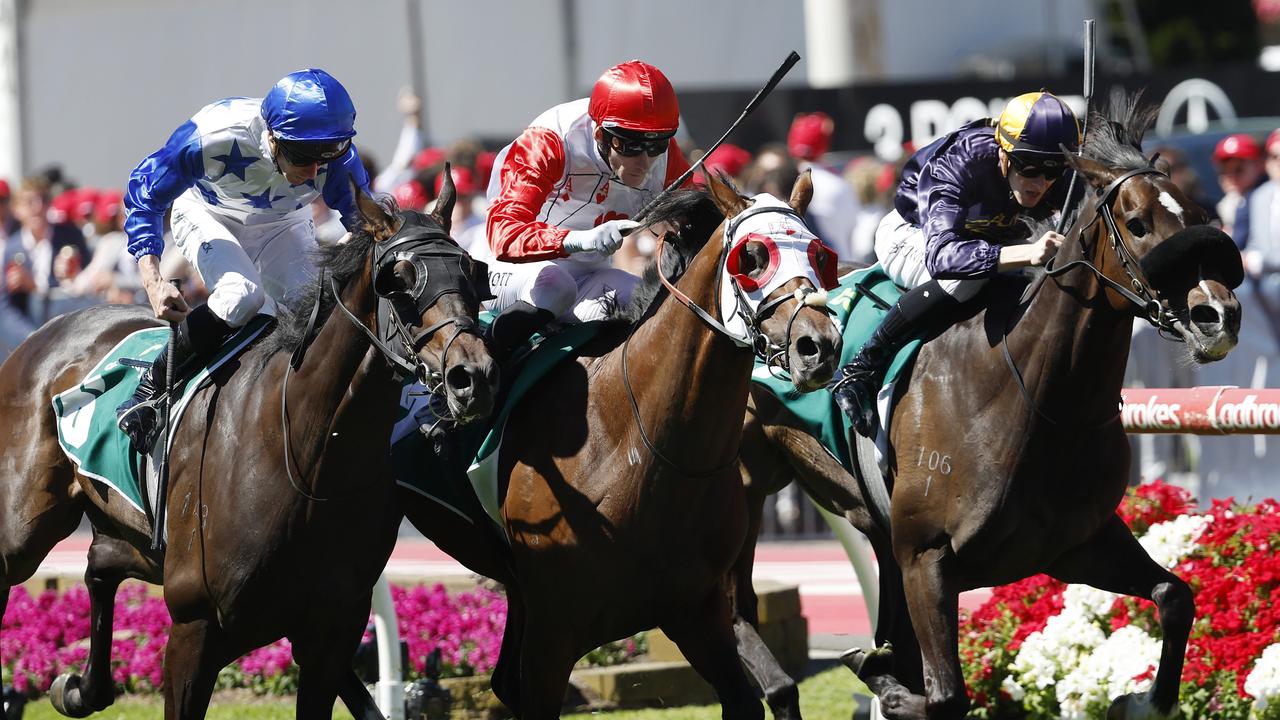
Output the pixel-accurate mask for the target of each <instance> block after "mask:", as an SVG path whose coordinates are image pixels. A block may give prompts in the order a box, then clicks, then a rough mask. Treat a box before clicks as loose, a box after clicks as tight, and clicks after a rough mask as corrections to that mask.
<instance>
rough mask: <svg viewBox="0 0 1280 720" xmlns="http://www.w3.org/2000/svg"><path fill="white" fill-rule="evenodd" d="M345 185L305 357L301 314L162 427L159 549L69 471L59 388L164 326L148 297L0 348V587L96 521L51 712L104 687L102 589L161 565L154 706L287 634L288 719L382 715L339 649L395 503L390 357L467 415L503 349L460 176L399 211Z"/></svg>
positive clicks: (183, 708)
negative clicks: (84, 608)
mask: <svg viewBox="0 0 1280 720" xmlns="http://www.w3.org/2000/svg"><path fill="white" fill-rule="evenodd" d="M446 176H447V173H446ZM357 194H358V196H359V197H358V206H359V208H360V211H361V213H362V215H363V216H364V225H363V228H362V229H361V230H359V231H357V232H355V233H354V234H353V237H352V238H351V240H350V241H349V242H347V243H346V244H344V245H340V246H337V247H335V248H331V249H327V250H324V251H323V257H322V259H321V262H320V266H321V267H322V268H323V269H324V272H325V274H326V275H327V277H328V278H331V279H332V282H331V283H324V282H322V283H320V284H317V285H316V286H314V287H313V290H312V292H313V295H312V299H314V298H315V294H319V295H321V296H322V297H323V299H324V302H323V304H322V305H321V306H320V307H322V308H323V310H324V312H322V313H321V315H320V318H321V321H322V322H321V324H319V326H318V331H317V332H316V333H315V335H314V340H313V342H312V343H311V345H310V347H309V349H308V350H307V352H306V354H305V357H303V358H302V362H301V365H300V367H299V368H298V369H296V370H294V369H292V367H291V365H290V352H289V351H290V350H292V349H293V348H294V347H296V346H297V344H298V343H299V342H300V341H301V340H302V339H303V336H304V335H305V334H306V329H307V320H308V314H309V313H308V312H302V313H301V314H300V316H299V317H297V318H294V319H293V320H289V319H286V320H284V321H282V322H281V324H280V326H279V327H278V328H277V329H276V331H275V333H274V334H273V335H272V336H269V337H267V338H266V339H264V340H263V341H261V342H259V343H258V344H257V345H256V346H255V347H253V348H251V349H250V350H249V351H247V352H246V353H245V354H244V355H242V356H241V357H240V358H239V360H238V364H239V369H238V371H237V372H235V373H234V374H232V375H231V376H230V377H229V378H226V377H222V378H220V379H219V380H218V381H217V382H216V383H215V384H214V385H213V386H211V387H209V388H206V389H204V390H202V391H200V392H199V394H198V396H197V397H196V398H195V399H194V400H193V401H192V402H191V407H190V408H189V409H188V412H187V414H186V417H185V418H184V419H183V421H182V422H181V424H180V425H179V427H178V430H177V432H176V436H175V437H174V440H173V450H172V454H171V458H170V466H171V476H170V486H169V492H168V498H169V503H168V506H169V514H168V523H167V529H168V545H167V548H166V549H165V551H164V553H163V554H153V553H151V552H149V550H147V548H149V530H148V526H147V521H146V519H145V518H143V517H142V516H141V515H140V514H138V513H137V511H136V510H132V509H131V508H130V507H129V506H127V505H126V504H125V503H123V502H121V501H120V499H119V498H117V497H113V496H112V494H111V493H109V492H108V491H107V490H106V489H105V488H104V486H102V485H99V484H96V483H95V482H93V481H92V480H90V479H88V478H86V477H84V476H82V475H79V474H78V473H76V472H75V471H74V469H73V466H72V465H71V464H70V463H69V461H68V460H67V458H66V457H65V455H63V453H62V451H61V450H60V449H59V446H58V441H57V437H56V434H55V425H54V418H53V415H52V410H51V404H50V398H52V397H53V396H54V395H55V394H57V393H59V392H61V391H63V390H65V389H67V388H68V387H70V386H71V385H73V384H74V383H76V382H78V381H79V380H80V379H81V378H82V377H83V376H84V374H85V373H86V372H87V371H88V370H89V369H90V368H91V367H92V366H93V365H94V363H95V362H96V361H97V359H98V358H100V357H101V356H102V355H103V354H104V353H105V352H106V351H107V350H109V349H110V348H111V347H112V346H113V345H115V344H116V343H117V342H118V341H119V340H120V339H121V338H123V337H124V336H125V335H127V334H129V333H131V332H134V331H135V330H139V329H142V328H147V327H153V326H155V324H156V322H155V320H153V319H152V318H151V317H150V316H149V313H147V312H145V311H144V310H143V309H142V308H138V307H120V306H116V307H94V308H89V309H86V310H83V311H80V312H76V313H73V314H70V315H66V316H63V317H60V318H57V319H55V320H53V321H52V322H50V323H49V324H47V325H45V326H44V327H42V328H41V329H40V330H38V331H37V332H36V333H35V334H33V335H32V336H31V337H30V338H29V339H28V340H27V341H26V342H25V343H23V344H22V345H21V346H20V347H19V348H18V349H17V350H16V351H15V352H14V353H13V355H12V356H10V357H9V359H8V360H7V361H6V362H5V364H4V365H3V367H2V368H0V403H2V405H0V428H3V430H2V431H0V432H2V433H3V447H0V469H2V472H3V475H0V508H3V523H2V524H0V560H2V562H0V600H3V601H4V602H7V600H8V594H9V588H10V587H11V586H12V585H14V584H15V583H20V582H22V581H23V580H25V579H27V578H28V577H30V576H31V574H32V573H33V572H34V571H35V569H36V567H37V566H38V565H39V563H40V561H41V560H42V559H43V558H44V557H45V555H47V554H48V552H49V550H50V548H52V547H53V545H54V544H55V543H56V542H57V541H58V540H60V539H61V538H63V537H65V536H67V535H68V534H69V533H70V532H71V531H72V530H74V529H75V527H76V526H77V524H78V523H79V522H80V518H81V516H82V515H83V514H84V513H86V512H87V513H88V514H89V517H90V518H91V520H92V521H93V526H94V539H93V543H92V546H91V547H90V550H89V563H88V570H87V572H86V575H85V579H86V582H87V583H88V586H89V591H90V597H91V601H92V629H91V633H92V637H91V643H92V645H91V650H90V653H89V660H88V666H87V667H86V668H85V671H84V675H83V677H81V676H63V677H62V678H59V681H58V682H57V683H55V687H54V688H53V690H52V691H51V699H52V700H53V701H54V705H55V707H57V708H58V709H59V710H61V711H62V712H64V714H68V715H71V716H77V717H83V716H85V715H88V714H89V713H91V712H94V711H97V710H100V709H102V708H104V707H106V706H107V705H110V704H111V702H112V701H113V699H114V695H115V690H114V686H113V683H112V680H111V665H110V650H111V622H112V613H113V604H114V597H115V591H116V588H117V586H118V585H119V584H120V582H121V581H122V580H123V579H124V578H125V577H135V578H141V579H144V580H148V581H150V582H157V583H158V582H160V581H162V580H163V582H164V585H165V601H166V604H167V605H168V608H169V612H170V615H171V616H172V618H173V623H174V624H173V627H172V629H171V631H170V635H169V643H168V646H167V648H166V650H165V659H164V694H165V716H166V717H167V718H198V717H203V716H204V713H205V711H206V709H207V707H208V703H209V696H210V693H211V692H212V690H213V686H214V681H215V679H216V677H217V674H218V671H219V670H220V669H221V668H222V667H223V666H224V665H226V664H227V663H229V662H231V661H232V660H234V659H235V658H237V657H239V656H240V655H242V654H244V653H245V652H247V651H249V650H251V649H253V648H255V647H259V646H262V645H265V644H268V643H271V642H274V641H275V640H276V639H278V638H280V637H287V638H289V640H290V641H291V642H292V645H293V656H294V659H295V660H296V661H297V663H298V666H299V668H300V676H299V689H298V699H297V714H298V716H299V717H307V718H317V717H325V718H327V717H329V716H330V714H331V712H332V708H333V704H334V699H335V696H337V695H341V696H342V699H343V700H344V702H346V703H347V705H348V707H349V708H351V710H352V712H353V713H354V714H356V715H357V716H358V717H380V716H381V715H380V713H377V708H376V707H374V706H373V703H372V700H371V699H370V698H369V695H368V693H367V692H366V691H365V690H364V687H363V685H361V684H360V683H359V681H358V679H357V678H356V677H355V675H354V673H353V672H352V670H351V658H352V655H353V653H354V652H355V649H356V646H357V645H358V643H359V641H360V636H361V633H362V632H363V629H364V625H365V622H366V619H367V617H368V612H369V604H370V596H371V589H372V587H373V584H374V582H375V581H376V580H377V578H378V575H379V573H380V572H381V571H382V568H383V566H384V565H385V563H386V560H387V558H388V556H389V555H390V553H391V549H392V547H393V545H394V543H395V537H396V529H397V526H398V517H399V512H400V510H399V508H398V506H397V505H396V494H395V488H394V485H393V484H392V483H391V482H390V481H389V480H387V478H389V477H390V468H389V461H388V452H387V449H388V446H389V438H390V435H391V427H392V421H393V418H394V416H395V413H396V410H397V407H398V405H399V398H400V394H401V384H400V382H399V381H398V380H397V377H396V374H395V372H394V368H393V365H392V362H391V361H392V360H394V362H395V363H397V364H398V365H400V366H401V367H402V368H405V369H407V370H408V371H413V372H416V373H417V374H420V375H424V376H427V377H428V379H430V380H431V381H432V384H437V383H438V384H439V385H440V386H441V389H440V390H439V392H442V393H444V395H445V399H446V400H447V405H448V407H449V408H450V410H451V411H452V413H453V414H454V416H455V417H456V418H457V419H458V420H460V421H464V420H467V419H471V418H476V417H482V416H485V415H487V414H488V413H489V411H490V409H491V407H492V405H493V397H494V393H495V387H496V382H497V367H496V364H495V363H494V362H493V360H492V359H491V358H490V357H489V355H488V352H487V350H486V349H485V347H484V344H483V342H482V341H481V338H480V337H479V335H478V334H476V333H475V332H474V329H475V327H476V326H475V318H476V313H477V310H478V302H479V300H480V299H481V298H479V297H478V295H479V294H480V293H478V292H477V284H478V283H483V285H481V288H482V289H483V290H487V287H488V286H487V278H484V276H483V266H481V265H478V264H477V265H473V264H472V262H471V260H470V258H468V257H467V256H466V254H465V253H463V252H462V251H461V250H460V249H459V248H458V247H457V245H456V244H454V243H453V241H452V240H450V239H449V238H448V231H449V224H450V212H451V209H452V202H453V197H454V194H453V188H452V183H451V182H447V183H446V184H445V187H444V189H443V192H442V197H441V202H440V203H439V210H438V211H437V213H435V214H433V215H430V216H425V215H421V214H418V213H401V214H399V215H395V214H392V213H391V212H390V211H389V209H384V208H383V207H381V206H380V205H379V204H377V203H375V202H374V201H373V200H372V199H370V198H369V197H368V196H366V195H364V194H363V193H357ZM393 209H394V208H391V209H390V210H393ZM322 277H323V276H322ZM330 288H332V290H331V289H330ZM335 296H336V299H337V300H338V302H340V303H341V305H342V308H336V309H335V303H334V302H333V300H334V299H335ZM380 298H385V299H386V300H387V302H388V304H389V305H390V306H391V309H390V313H394V314H395V315H396V316H397V317H399V318H400V319H401V321H402V324H401V325H399V326H398V328H399V330H398V331H397V332H395V333H388V332H385V331H386V330H387V325H386V324H385V323H384V322H383V321H382V320H381V319H380V316H379V313H378V308H379V302H380ZM344 308H345V309H344ZM308 310H309V308H308ZM379 329H381V330H383V331H384V333H383V336H384V337H388V336H389V337H390V338H391V339H390V340H388V341H387V344H389V345H390V346H391V348H386V345H385V344H384V345H383V346H382V347H383V348H386V350H385V351H384V350H380V349H379V348H378V347H377V346H375V345H374V344H373V341H372V340H371V337H372V336H371V335H369V334H368V333H369V332H370V331H372V332H373V333H374V334H375V335H376V334H378V332H379ZM388 351H389V352H390V353H391V354H394V355H395V357H394V358H392V357H390V356H389V355H386V354H384V352H388ZM286 413H287V417H288V418H290V419H291V421H292V422H291V424H287V422H286V421H285V420H284V419H283V418H284V416H285V414H286ZM0 610H3V605H0Z"/></svg>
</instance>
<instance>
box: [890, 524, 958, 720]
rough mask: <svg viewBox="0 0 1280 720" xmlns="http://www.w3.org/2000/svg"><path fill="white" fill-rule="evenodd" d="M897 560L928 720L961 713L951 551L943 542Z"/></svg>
mask: <svg viewBox="0 0 1280 720" xmlns="http://www.w3.org/2000/svg"><path fill="white" fill-rule="evenodd" d="M906 560H907V561H906V562H903V563H902V564H901V567H902V579H903V590H904V591H905V592H906V596H907V609H908V610H909V611H910V613H911V624H912V625H913V626H914V627H915V629H916V637H917V638H918V639H919V641H920V654H921V659H922V661H923V663H924V689H925V709H926V715H927V717H929V718H930V720H935V719H939V718H963V717H964V716H965V714H966V713H967V712H968V711H969V695H968V693H967V691H966V690H965V686H964V671H963V669H962V668H961V667H960V650H959V629H958V628H959V617H958V613H959V608H960V590H959V586H958V583H957V582H956V571H955V567H954V566H955V560H956V558H955V554H954V553H952V552H951V547H950V545H949V544H947V543H945V542H944V543H943V544H942V545H940V546H938V547H931V548H921V549H917V550H914V551H912V552H911V554H910V556H909V557H908V558H906Z"/></svg>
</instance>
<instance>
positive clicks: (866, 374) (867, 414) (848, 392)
mask: <svg viewBox="0 0 1280 720" xmlns="http://www.w3.org/2000/svg"><path fill="white" fill-rule="evenodd" d="M955 304H956V300H955V298H953V297H951V296H950V295H948V294H947V293H946V292H945V291H943V289H942V288H941V287H940V286H939V285H938V281H936V280H930V281H929V282H927V283H925V284H924V285H921V286H920V287H918V288H915V289H914V290H911V291H909V292H907V293H906V294H905V295H903V296H902V297H901V298H899V299H898V302H897V304H895V305H894V306H893V307H892V308H889V313H888V314H887V315H885V316H884V319H883V320H881V321H880V327H878V328H876V331H875V332H874V333H872V335H871V339H869V340H867V344H866V345H863V346H862V349H861V350H859V351H858V354H857V355H856V356H854V358H853V360H851V361H849V364H848V365H845V366H844V367H842V368H840V369H839V370H837V371H836V377H835V379H834V380H832V381H831V383H830V384H828V385H827V389H829V390H830V391H831V394H832V395H833V396H835V399H836V404H837V405H839V406H840V409H841V410H842V411H844V414H845V415H846V416H848V418H849V422H850V423H852V424H853V428H854V429H855V430H857V431H858V434H860V435H863V436H864V437H868V438H870V437H875V430H876V425H877V422H876V395H877V394H878V393H879V392H880V385H881V383H882V382H884V374H885V371H887V370H888V369H889V363H891V362H893V358H894V357H895V356H896V355H897V354H898V350H900V349H902V346H903V345H906V344H907V343H908V342H910V341H911V339H912V338H914V337H916V336H917V335H918V334H919V333H920V331H922V330H924V329H925V327H926V325H927V320H928V317H929V315H930V314H933V313H934V311H936V310H937V309H938V308H940V307H942V306H944V305H955Z"/></svg>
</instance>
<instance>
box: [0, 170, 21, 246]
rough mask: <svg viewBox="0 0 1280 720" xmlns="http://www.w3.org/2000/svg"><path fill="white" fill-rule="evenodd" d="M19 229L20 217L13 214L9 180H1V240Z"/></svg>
mask: <svg viewBox="0 0 1280 720" xmlns="http://www.w3.org/2000/svg"><path fill="white" fill-rule="evenodd" d="M17 229H18V218H16V217H14V216H13V204H12V202H11V191H10V190H9V181H8V180H0V240H4V239H5V238H8V237H9V236H10V235H12V234H13V233H14V232H15V231H17Z"/></svg>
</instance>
